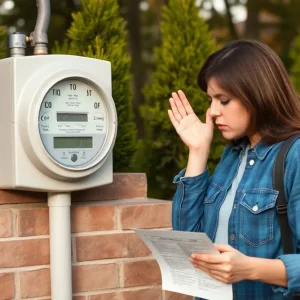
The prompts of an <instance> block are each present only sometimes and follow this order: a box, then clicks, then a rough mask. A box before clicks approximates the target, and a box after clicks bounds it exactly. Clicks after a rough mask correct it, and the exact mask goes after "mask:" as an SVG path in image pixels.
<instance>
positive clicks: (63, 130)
mask: <svg viewBox="0 0 300 300" xmlns="http://www.w3.org/2000/svg"><path fill="white" fill-rule="evenodd" d="M107 122H108V120H107V109H106V106H105V102H104V100H103V98H102V97H101V96H100V94H99V93H98V92H97V90H96V89H95V88H94V86H93V85H91V84H89V83H88V82H85V81H83V80H78V79H65V80H62V81H60V82H58V83H56V84H55V85H54V86H52V88H51V89H50V90H49V91H48V92H47V94H46V96H45V97H44V99H43V102H42V104H41V107H40V111H39V133H40V136H41V140H42V142H43V145H44V147H45V149H46V150H47V152H48V154H49V155H50V156H51V157H52V158H53V159H54V160H55V161H56V162H58V163H59V164H60V165H62V166H64V167H67V168H73V169H82V168H87V167H91V166H93V161H94V160H95V158H96V157H97V156H98V154H99V152H100V151H101V149H102V147H103V145H104V143H105V140H106V137H107V129H108V128H107V127H108V124H107Z"/></svg>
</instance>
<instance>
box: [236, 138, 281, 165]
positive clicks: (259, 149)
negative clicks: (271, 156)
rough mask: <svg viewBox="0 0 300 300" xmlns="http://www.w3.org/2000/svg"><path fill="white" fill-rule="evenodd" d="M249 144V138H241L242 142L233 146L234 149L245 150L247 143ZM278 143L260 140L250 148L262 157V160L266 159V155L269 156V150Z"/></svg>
mask: <svg viewBox="0 0 300 300" xmlns="http://www.w3.org/2000/svg"><path fill="white" fill-rule="evenodd" d="M248 144H249V140H248V138H244V139H242V140H241V142H240V143H239V144H238V145H236V146H233V147H232V149H234V150H241V149H243V151H245V149H246V147H247V145H248ZM275 145H276V144H272V145H267V144H266V143H264V142H263V141H262V140H261V141H260V142H258V143H257V144H256V145H255V146H254V147H253V148H250V150H253V152H254V153H255V154H256V156H257V157H258V158H259V159H260V160H264V159H265V157H266V156H267V154H268V153H269V151H270V150H271V149H272V148H273V147H274V146H275Z"/></svg>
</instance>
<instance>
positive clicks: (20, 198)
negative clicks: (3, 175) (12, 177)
mask: <svg viewBox="0 0 300 300" xmlns="http://www.w3.org/2000/svg"><path fill="white" fill-rule="evenodd" d="M36 202H47V193H41V192H27V191H16V190H11V191H10V190H0V204H12V203H21V204H24V203H36Z"/></svg>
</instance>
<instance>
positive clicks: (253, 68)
mask: <svg viewBox="0 0 300 300" xmlns="http://www.w3.org/2000/svg"><path fill="white" fill-rule="evenodd" d="M212 77H214V78H215V79H216V80H217V82H218V85H219V86H220V88H222V89H223V90H224V91H226V92H227V93H229V94H230V95H232V96H234V97H236V98H238V99H239V100H240V101H241V102H242V103H243V105H244V106H245V107H246V108H247V109H248V111H249V113H250V115H251V118H252V119H251V121H252V122H253V124H254V126H255V128H256V130H257V132H258V133H259V134H260V135H261V136H262V138H263V141H264V142H265V143H268V144H272V143H276V142H279V141H282V140H284V139H285V138H287V137H289V136H291V135H292V134H294V133H296V132H299V131H300V101H299V96H298V94H297V92H296V91H295V89H294V87H293V85H292V83H291V82H290V80H289V76H288V73H287V71H286V69H285V67H284V65H283V63H282V61H281V60H280V58H279V57H278V56H277V54H276V53H275V52H274V51H273V50H271V49H270V48H269V47H268V46H266V45H264V44H262V43H260V42H257V41H247V40H239V41H234V42H231V43H229V44H228V45H227V46H225V47H224V48H222V49H221V50H219V51H217V52H215V53H213V54H212V55H210V56H209V58H208V59H207V61H206V62H205V64H204V65H203V67H202V69H201V70H200V72H199V75H198V85H199V87H200V88H201V89H202V90H203V91H204V92H207V84H208V81H209V80H210V79H211V78H212Z"/></svg>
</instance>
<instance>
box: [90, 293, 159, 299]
mask: <svg viewBox="0 0 300 300" xmlns="http://www.w3.org/2000/svg"><path fill="white" fill-rule="evenodd" d="M89 300H123V298H122V295H121V293H105V294H100V295H93V296H90V299H89ZM153 300H154V299H153Z"/></svg>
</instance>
